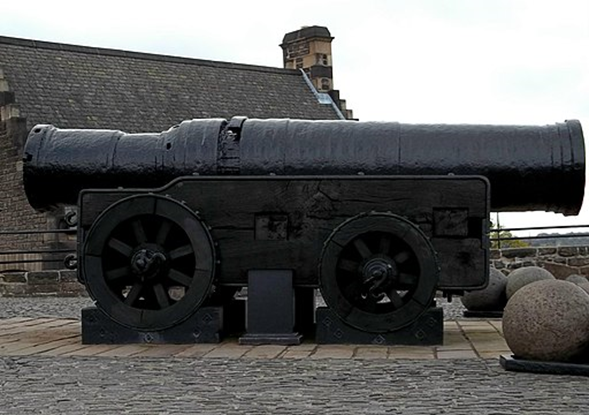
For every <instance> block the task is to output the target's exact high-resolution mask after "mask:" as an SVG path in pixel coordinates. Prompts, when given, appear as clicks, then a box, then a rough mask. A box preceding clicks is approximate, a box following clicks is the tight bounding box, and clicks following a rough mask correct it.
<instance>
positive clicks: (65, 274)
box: [59, 270, 78, 282]
mask: <svg viewBox="0 0 589 415" xmlns="http://www.w3.org/2000/svg"><path fill="white" fill-rule="evenodd" d="M59 280H60V281H63V282H78V272H77V271H71V270H61V271H59Z"/></svg>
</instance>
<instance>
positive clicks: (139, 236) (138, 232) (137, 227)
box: [131, 219, 147, 244]
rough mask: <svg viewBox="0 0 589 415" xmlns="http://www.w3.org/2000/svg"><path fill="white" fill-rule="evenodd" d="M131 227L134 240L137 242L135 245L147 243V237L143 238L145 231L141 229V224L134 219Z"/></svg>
mask: <svg viewBox="0 0 589 415" xmlns="http://www.w3.org/2000/svg"><path fill="white" fill-rule="evenodd" d="M131 226H132V227H133V233H134V234H135V239H136V240H137V244H142V243H145V242H147V236H145V229H144V228H143V224H142V223H141V221H140V220H139V219H135V220H134V221H133V222H132V223H131Z"/></svg>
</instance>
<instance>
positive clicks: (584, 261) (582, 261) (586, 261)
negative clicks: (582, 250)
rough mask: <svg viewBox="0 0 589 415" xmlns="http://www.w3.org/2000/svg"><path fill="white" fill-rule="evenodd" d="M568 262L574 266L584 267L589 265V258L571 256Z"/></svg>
mask: <svg viewBox="0 0 589 415" xmlns="http://www.w3.org/2000/svg"><path fill="white" fill-rule="evenodd" d="M567 263H568V265H570V266H572V267H584V266H585V265H589V258H569V259H568V260H567Z"/></svg>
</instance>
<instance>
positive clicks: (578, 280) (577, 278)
mask: <svg viewBox="0 0 589 415" xmlns="http://www.w3.org/2000/svg"><path fill="white" fill-rule="evenodd" d="M565 281H569V282H572V283H574V284H577V285H581V284H586V283H589V280H588V279H587V278H586V277H584V276H582V275H578V274H572V275H569V276H568V277H566V279H565Z"/></svg>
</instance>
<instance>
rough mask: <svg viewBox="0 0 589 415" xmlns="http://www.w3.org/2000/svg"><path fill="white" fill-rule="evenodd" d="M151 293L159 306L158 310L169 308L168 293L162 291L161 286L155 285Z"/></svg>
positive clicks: (162, 287)
mask: <svg viewBox="0 0 589 415" xmlns="http://www.w3.org/2000/svg"><path fill="white" fill-rule="evenodd" d="M153 292H154V294H155V298H156V300H157V303H158V304H159V305H160V308H166V307H169V306H170V299H169V298H168V293H166V290H165V289H164V286H163V285H162V284H155V285H154V286H153Z"/></svg>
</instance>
